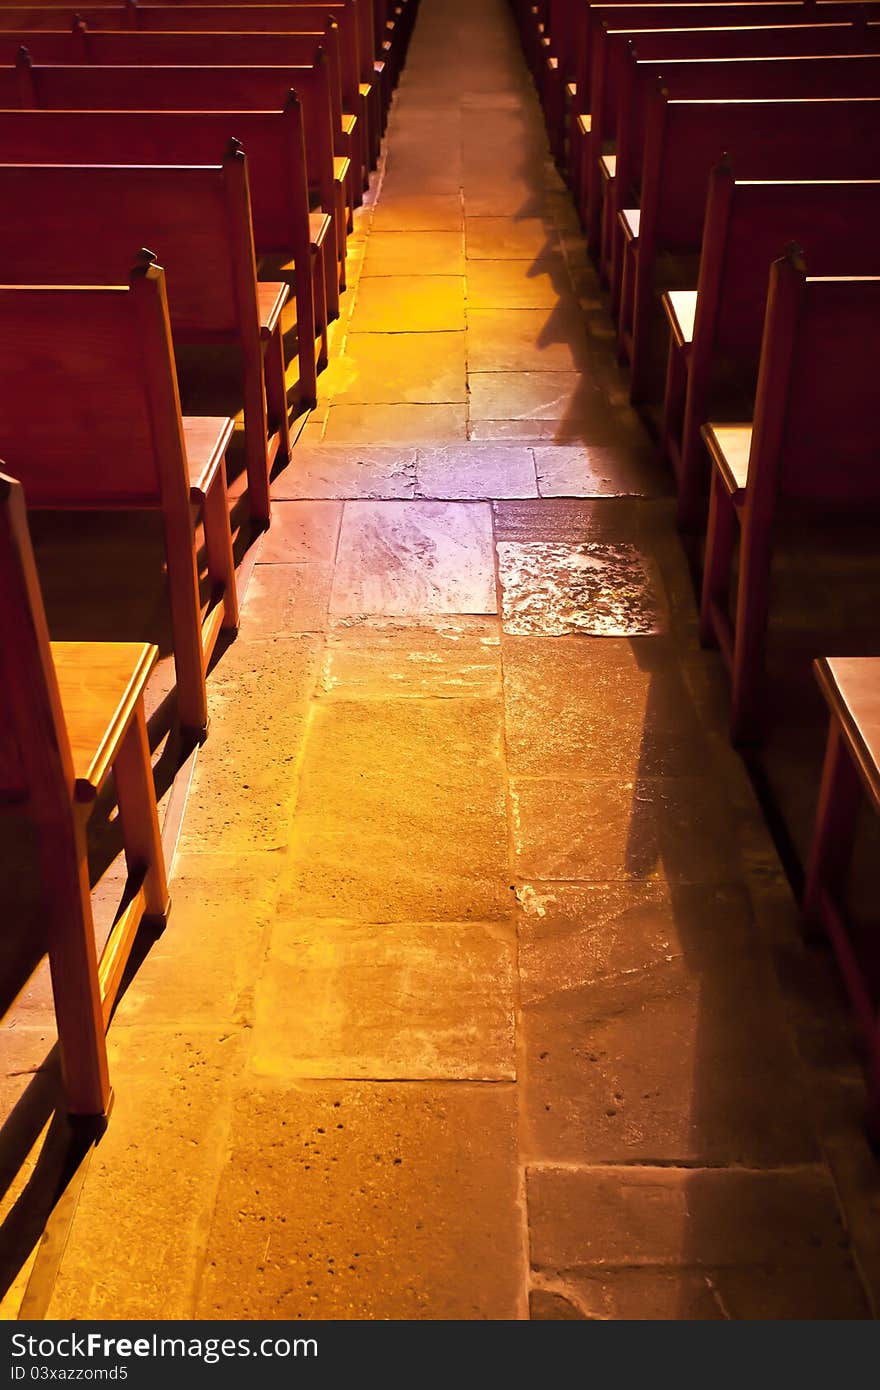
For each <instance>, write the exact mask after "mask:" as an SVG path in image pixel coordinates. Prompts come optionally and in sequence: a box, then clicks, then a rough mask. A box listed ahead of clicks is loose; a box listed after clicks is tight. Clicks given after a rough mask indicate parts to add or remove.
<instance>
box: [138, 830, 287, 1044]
mask: <svg viewBox="0 0 880 1390" xmlns="http://www.w3.org/2000/svg"><path fill="white" fill-rule="evenodd" d="M223 848H224V847H223V844H222V843H221V844H220V845H218V846H217V850H218V851H219V852H218V853H216V854H209V855H204V854H193V853H183V854H180V855H178V856H177V858H176V860H175V862H174V875H173V878H172V881H171V884H170V893H171V915H170V917H169V921H168V926H167V927H166V929H165V931H164V932H163V934H162V936H161V937H159V938H158V940H157V941H156V942H155V943H154V944H153V945H151V947H150V949H149V953H148V954H147V955H146V957H145V958H144V960H143V961H142V962H141V963H140V965H139V966H138V970H137V974H136V975H135V976H134V978H133V980H132V981H131V983H130V985H129V986H128V988H127V990H126V992H125V994H123V996H122V998H121V1000H120V1002H119V1006H118V1008H117V1010H116V1013H115V1015H114V1027H116V1028H121V1027H125V1026H127V1025H131V1026H132V1027H136V1028H140V1027H142V1026H146V1027H148V1028H149V1027H151V1026H153V1025H155V1024H157V1023H159V1024H169V1025H172V1026H176V1027H179V1028H183V1027H184V1025H185V1024H187V1023H189V1024H191V1025H192V1026H193V1027H199V1026H202V1027H203V1026H205V1024H207V1023H209V1022H217V1023H222V1022H226V1023H229V1024H236V1023H237V1024H240V1023H241V1022H242V1020H246V1021H248V1022H251V1021H252V1019H253V992H254V980H255V978H256V975H257V973H258V970H259V967H260V965H261V963H262V958H263V954H264V951H265V946H266V940H267V936H268V927H269V924H270V922H271V920H272V918H273V915H274V911H275V899H276V897H277V895H278V885H279V877H280V875H281V871H282V867H283V862H284V854H283V852H277V853H267V854H249V853H247V852H241V853H223Z"/></svg>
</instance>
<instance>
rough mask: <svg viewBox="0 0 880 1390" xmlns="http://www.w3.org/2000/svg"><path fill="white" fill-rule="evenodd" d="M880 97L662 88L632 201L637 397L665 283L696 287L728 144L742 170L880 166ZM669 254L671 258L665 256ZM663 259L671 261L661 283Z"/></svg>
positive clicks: (628, 215)
mask: <svg viewBox="0 0 880 1390" xmlns="http://www.w3.org/2000/svg"><path fill="white" fill-rule="evenodd" d="M878 137H880V98H877V97H863V98H858V97H856V98H847V99H843V98H829V99H824V100H823V99H819V100H781V101H760V100H755V101H752V100H746V101H740V100H737V101H719V102H715V101H678V100H670V99H669V96H668V93H667V92H666V91H665V90H664V89H662V88H661V90H660V91H658V92H656V93H655V94H654V97H653V99H652V103H651V110H650V114H649V119H648V128H647V134H646V139H645V158H644V165H643V173H642V205H641V208H640V209H639V210H635V209H625V210H624V211H622V212H621V214H620V218H619V222H620V226H621V230H622V232H623V237H624V268H623V279H622V287H621V299H620V327H619V339H618V343H619V349H620V352H621V355H622V356H628V357H629V360H630V364H631V367H632V381H631V387H630V394H631V399H632V400H633V401H634V402H638V401H642V400H644V399H645V397H646V394H647V391H648V388H649V384H650V353H651V349H652V341H651V339H652V334H655V333H656V330H657V328H659V327H661V326H662V313H661V310H660V304H659V299H658V297H657V291H658V288H659V289H660V290H666V289H683V288H691V287H692V286H693V285H694V284H695V282H696V271H697V258H698V256H699V250H700V243H701V241H702V234H703V222H704V217H705V210H706V195H707V192H708V186H709V174H710V171H711V170H712V168H714V166H715V165H716V164H717V163H718V162H719V160H720V158H721V156H722V154H723V153H724V152H725V151H728V152H729V154H730V157H731V160H732V162H733V165H734V168H735V169H736V172H737V175H738V177H740V178H750V179H751V178H754V179H776V178H792V179H810V178H832V177H834V178H858V179H869V178H874V177H875V176H878V175H880V138H878ZM661 258H662V259H661ZM658 262H659V263H660V265H661V269H660V272H659V275H660V282H659V286H658Z"/></svg>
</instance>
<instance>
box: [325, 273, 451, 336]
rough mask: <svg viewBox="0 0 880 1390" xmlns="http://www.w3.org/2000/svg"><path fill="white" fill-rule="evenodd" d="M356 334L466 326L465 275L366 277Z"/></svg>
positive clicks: (355, 321) (355, 318)
mask: <svg viewBox="0 0 880 1390" xmlns="http://www.w3.org/2000/svg"><path fill="white" fill-rule="evenodd" d="M351 322H352V328H353V330H354V331H355V332H356V333H430V332H434V333H436V332H440V331H442V330H444V329H446V330H448V329H463V328H464V326H465V325H464V278H463V277H462V276H461V275H383V276H381V277H375V278H372V279H364V280H362V282H361V284H360V286H359V288H358V296H357V305H356V306H355V310H354V314H353V315H352V321H351Z"/></svg>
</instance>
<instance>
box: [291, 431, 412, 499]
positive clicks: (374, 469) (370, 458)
mask: <svg viewBox="0 0 880 1390" xmlns="http://www.w3.org/2000/svg"><path fill="white" fill-rule="evenodd" d="M415 466H416V451H415V449H414V448H413V447H411V446H407V445H399V446H398V447H396V448H394V447H392V448H382V447H381V446H367V447H365V448H362V447H360V446H358V445H356V444H348V445H337V446H333V445H329V444H321V445H311V444H309V443H298V444H297V446H296V448H295V449H294V451H293V458H292V461H291V463H290V465H289V466H288V467H287V468H286V469H285V470H284V472H283V473H282V474H281V475H280V477H278V478H277V479H276V480H275V482H274V483H273V485H272V495H273V497H276V498H289V497H341V498H348V497H412V495H413V493H414V491H415Z"/></svg>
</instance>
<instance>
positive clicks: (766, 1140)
mask: <svg viewBox="0 0 880 1390" xmlns="http://www.w3.org/2000/svg"><path fill="white" fill-rule="evenodd" d="M520 897H521V900H522V902H523V906H524V913H523V919H522V922H521V925H520V929H519V938H520V973H521V979H522V996H521V999H522V1016H521V1019H522V1021H521V1025H520V1036H521V1044H522V1046H523V1047H524V1049H525V1057H526V1067H525V1093H526V1107H527V1114H528V1119H529V1139H528V1143H529V1148H530V1152H531V1153H532V1155H533V1157H535V1158H537V1159H540V1160H541V1161H550V1162H571V1163H590V1164H599V1163H633V1162H642V1163H655V1162H657V1161H658V1160H659V1159H660V1158H661V1157H662V1159H663V1161H664V1162H666V1163H678V1164H685V1163H687V1164H692V1163H704V1164H707V1165H712V1166H716V1165H724V1164H726V1165H731V1166H737V1167H764V1166H772V1165H775V1166H779V1167H785V1166H787V1165H795V1164H801V1163H810V1162H816V1161H817V1159H818V1148H817V1145H816V1141H815V1139H814V1137H813V1134H812V1128H811V1125H810V1122H809V1119H808V1116H807V1106H806V1094H805V1091H804V1089H803V1086H802V1084H801V1082H800V1075H799V1069H798V1065H797V1061H796V1058H795V1055H794V1051H793V1048H792V1046H791V1042H790V1040H789V1037H788V1034H787V1029H786V1026H785V1018H784V1015H783V1009H782V1004H781V1001H780V999H779V995H778V992H777V989H776V985H775V979H774V976H773V972H772V967H771V965H770V959H769V955H768V953H767V951H766V947H765V946H764V945H763V944H762V942H761V938H760V934H759V932H758V929H757V928H756V926H755V923H754V920H753V918H752V913H751V908H750V904H749V902H748V899H747V897H746V895H745V893H744V892H743V890H742V889H741V888H739V887H736V888H729V887H720V888H709V887H706V886H704V885H702V884H701V885H699V886H697V887H693V886H679V887H677V888H675V889H670V888H668V887H667V886H666V885H662V884H645V883H628V884H604V883H603V884H592V885H590V886H583V887H581V886H574V885H569V884H558V885H538V886H535V887H532V886H529V885H527V886H526V887H525V888H524V889H522V890H521V892H520ZM658 1038H662V1039H663V1040H664V1042H663V1046H660V1047H658V1046H657V1045H656V1040H657V1039H658Z"/></svg>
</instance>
